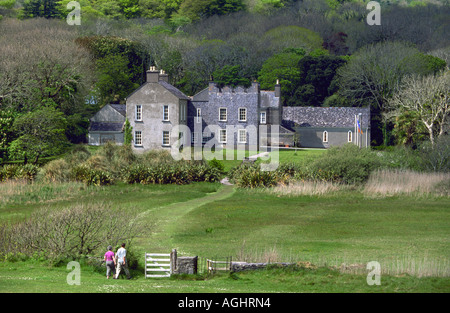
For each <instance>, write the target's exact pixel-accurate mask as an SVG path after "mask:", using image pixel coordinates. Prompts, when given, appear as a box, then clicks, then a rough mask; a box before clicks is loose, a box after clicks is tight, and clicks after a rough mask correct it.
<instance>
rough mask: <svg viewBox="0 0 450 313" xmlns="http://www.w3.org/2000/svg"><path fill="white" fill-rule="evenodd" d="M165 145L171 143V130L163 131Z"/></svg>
mask: <svg viewBox="0 0 450 313" xmlns="http://www.w3.org/2000/svg"><path fill="white" fill-rule="evenodd" d="M162 144H163V146H168V145H170V132H168V131H163V140H162Z"/></svg>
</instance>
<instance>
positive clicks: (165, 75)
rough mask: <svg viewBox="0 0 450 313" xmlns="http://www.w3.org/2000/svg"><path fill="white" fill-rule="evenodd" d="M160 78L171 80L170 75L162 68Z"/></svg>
mask: <svg viewBox="0 0 450 313" xmlns="http://www.w3.org/2000/svg"><path fill="white" fill-rule="evenodd" d="M159 80H162V81H165V82H166V83H168V82H169V75H168V74H166V72H165V71H163V70H161V72H160V73H159Z"/></svg>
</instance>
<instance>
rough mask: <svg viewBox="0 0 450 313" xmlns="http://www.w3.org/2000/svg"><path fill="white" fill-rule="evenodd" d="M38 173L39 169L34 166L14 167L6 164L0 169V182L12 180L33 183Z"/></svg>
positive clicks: (14, 165)
mask: <svg viewBox="0 0 450 313" xmlns="http://www.w3.org/2000/svg"><path fill="white" fill-rule="evenodd" d="M38 171H39V167H38V166H37V165H34V164H25V165H16V164H7V165H5V166H3V167H2V168H0V181H7V180H12V179H24V180H27V181H33V180H34V179H35V178H36V175H37V173H38Z"/></svg>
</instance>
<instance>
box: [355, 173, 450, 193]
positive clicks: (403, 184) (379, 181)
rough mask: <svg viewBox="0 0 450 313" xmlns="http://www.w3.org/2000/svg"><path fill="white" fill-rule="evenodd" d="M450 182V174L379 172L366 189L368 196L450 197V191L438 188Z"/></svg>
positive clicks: (371, 176) (370, 180) (374, 175)
mask: <svg viewBox="0 0 450 313" xmlns="http://www.w3.org/2000/svg"><path fill="white" fill-rule="evenodd" d="M449 180H450V174H449V173H419V172H414V171H410V170H378V171H375V172H373V173H372V174H371V175H370V177H369V180H368V182H367V184H366V186H365V188H364V193H365V194H366V195H382V196H389V195H395V194H408V195H420V194H435V195H440V196H449V195H450V193H449V190H448V189H445V188H438V187H439V185H440V184H443V183H446V182H448V181H449Z"/></svg>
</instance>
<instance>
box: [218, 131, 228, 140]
mask: <svg viewBox="0 0 450 313" xmlns="http://www.w3.org/2000/svg"><path fill="white" fill-rule="evenodd" d="M224 135H225V140H222V139H223V136H224ZM219 143H227V129H226V128H223V129H219Z"/></svg>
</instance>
